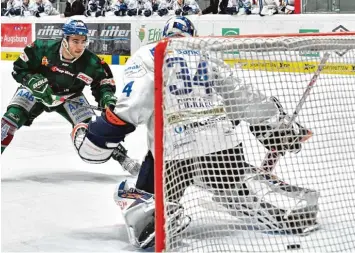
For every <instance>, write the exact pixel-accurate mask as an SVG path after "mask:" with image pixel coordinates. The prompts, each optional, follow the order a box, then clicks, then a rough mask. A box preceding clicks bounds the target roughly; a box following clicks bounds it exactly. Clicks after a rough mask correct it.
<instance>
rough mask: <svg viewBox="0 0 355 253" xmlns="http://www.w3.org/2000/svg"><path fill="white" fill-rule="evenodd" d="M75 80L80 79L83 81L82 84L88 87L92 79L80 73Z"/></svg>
mask: <svg viewBox="0 0 355 253" xmlns="http://www.w3.org/2000/svg"><path fill="white" fill-rule="evenodd" d="M77 78H78V79H80V80H81V81H83V82H84V83H86V84H88V85H90V84H91V83H92V81H93V79H92V78H91V77H90V76H88V75H86V74H84V73H82V72H79V74H78V76H77Z"/></svg>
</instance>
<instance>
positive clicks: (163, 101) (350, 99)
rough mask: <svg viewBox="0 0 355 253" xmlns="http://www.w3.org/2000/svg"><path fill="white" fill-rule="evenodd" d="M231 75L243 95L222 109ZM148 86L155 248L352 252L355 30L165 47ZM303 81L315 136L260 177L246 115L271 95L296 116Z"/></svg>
mask: <svg viewBox="0 0 355 253" xmlns="http://www.w3.org/2000/svg"><path fill="white" fill-rule="evenodd" d="M223 62H224V63H226V64H228V65H229V66H230V68H231V70H229V69H228V68H226V67H223ZM231 71H232V72H233V75H234V76H237V77H238V80H236V81H235V88H233V89H239V88H240V87H244V88H245V87H248V88H245V89H244V90H243V92H244V93H243V95H242V96H240V97H238V99H235V101H233V96H231V99H229V102H228V103H226V99H225V98H226V97H228V96H229V95H228V93H231V92H232V89H230V87H231V86H230V84H226V87H224V88H223V87H222V88H221V86H223V84H224V82H225V80H227V79H228V78H229V76H230V73H231ZM317 71H318V72H319V71H320V73H318V74H319V76H317V74H316V75H315V73H317ZM216 73H217V74H216ZM312 84H313V85H312ZM155 85H156V87H155V173H156V175H155V180H156V181H155V201H156V251H162V250H165V251H174V252H175V251H181V252H285V251H286V250H288V249H297V250H298V251H297V252H340V251H354V250H355V194H354V192H355V186H354V185H355V183H354V182H355V170H354V164H355V33H330V34H302V35H301V34H290V35H255V36H239V37H196V38H176V39H169V40H164V41H161V42H160V43H159V44H158V45H157V47H156V48H155ZM218 85H219V86H218ZM228 85H229V86H228ZM309 85H312V90H311V92H310V93H309V94H308V97H307V96H306V100H305V103H304V104H303V107H302V109H301V110H300V111H299V113H298V115H297V117H296V119H295V121H296V122H298V123H299V124H300V125H299V126H302V127H305V128H307V129H309V130H311V132H312V133H313V134H312V135H313V136H312V138H310V139H308V140H307V141H306V142H304V143H302V149H301V150H300V151H299V152H298V153H296V152H294V153H291V152H286V153H285V154H284V156H281V158H280V159H279V161H278V162H277V163H276V166H275V168H274V170H273V171H272V172H266V171H265V170H264V169H263V168H264V167H263V166H262V164H264V162H265V154H266V153H267V152H268V150H267V149H266V148H265V146H264V145H262V144H261V142H260V141H259V140H258V139H257V138H256V135H254V134H253V133H252V132H251V131H250V125H251V124H253V123H250V122H252V121H253V120H256V121H258V122H262V121H263V120H265V119H261V118H260V119H259V118H257V116H255V118H253V119H252V120H251V118H250V117H249V118H248V120H246V118H245V117H246V116H245V115H247V114H248V113H247V112H245V111H243V110H246V108H250V106H253V103H254V102H255V101H258V98H261V97H262V96H265V97H271V96H273V97H275V98H277V99H278V101H279V103H280V104H281V105H282V107H283V111H284V112H285V113H286V114H287V115H290V116H292V114H293V112H294V110H295V109H296V106H297V105H298V103H299V102H300V100H301V97H302V96H303V95H304V93H305V90H306V88H307V87H308V86H309ZM217 86H218V87H219V88H218V89H217ZM227 86H228V87H227ZM257 90H258V91H260V92H257ZM241 92H242V91H241ZM239 95H241V94H239ZM253 96H254V97H253ZM231 100H232V101H231ZM253 101H254V102H253ZM255 103H257V102H255ZM228 107H229V108H228ZM232 107H233V108H232ZM261 110H263V109H261ZM231 111H232V113H228V112H231ZM231 115H232V116H231ZM238 115H239V119H238ZM255 115H260V117H262V115H263V113H256V114H255ZM288 119H290V118H288ZM256 121H253V122H256ZM308 137H309V136H308ZM275 138H276V137H275ZM243 166H244V168H243ZM176 213H178V214H176ZM186 217H190V218H191V223H190V225H189V226H188V227H187V228H186V229H184V226H183V224H182V223H183V222H182V221H185V222H187V220H186ZM179 219H180V220H179ZM181 224H182V225H181ZM179 228H181V229H179ZM180 230H181V231H180Z"/></svg>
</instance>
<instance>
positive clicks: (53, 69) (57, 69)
mask: <svg viewBox="0 0 355 253" xmlns="http://www.w3.org/2000/svg"><path fill="white" fill-rule="evenodd" d="M51 70H52V72H59V73H61V74H65V75H68V76H74V74H73V73H71V72H70V71H68V70H65V69H61V68H58V67H57V66H53V67H51Z"/></svg>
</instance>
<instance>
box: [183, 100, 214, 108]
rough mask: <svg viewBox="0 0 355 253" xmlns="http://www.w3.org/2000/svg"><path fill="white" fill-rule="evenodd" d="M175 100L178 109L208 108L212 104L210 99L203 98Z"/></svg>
mask: <svg viewBox="0 0 355 253" xmlns="http://www.w3.org/2000/svg"><path fill="white" fill-rule="evenodd" d="M177 102H178V105H179V109H190V108H210V107H213V106H214V105H213V103H212V101H211V100H209V99H204V98H178V99H177Z"/></svg>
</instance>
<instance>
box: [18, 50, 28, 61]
mask: <svg viewBox="0 0 355 253" xmlns="http://www.w3.org/2000/svg"><path fill="white" fill-rule="evenodd" d="M20 59H21V60H23V61H24V62H28V60H29V59H28V56H27V54H26V53H25V52H22V53H21V54H20Z"/></svg>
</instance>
